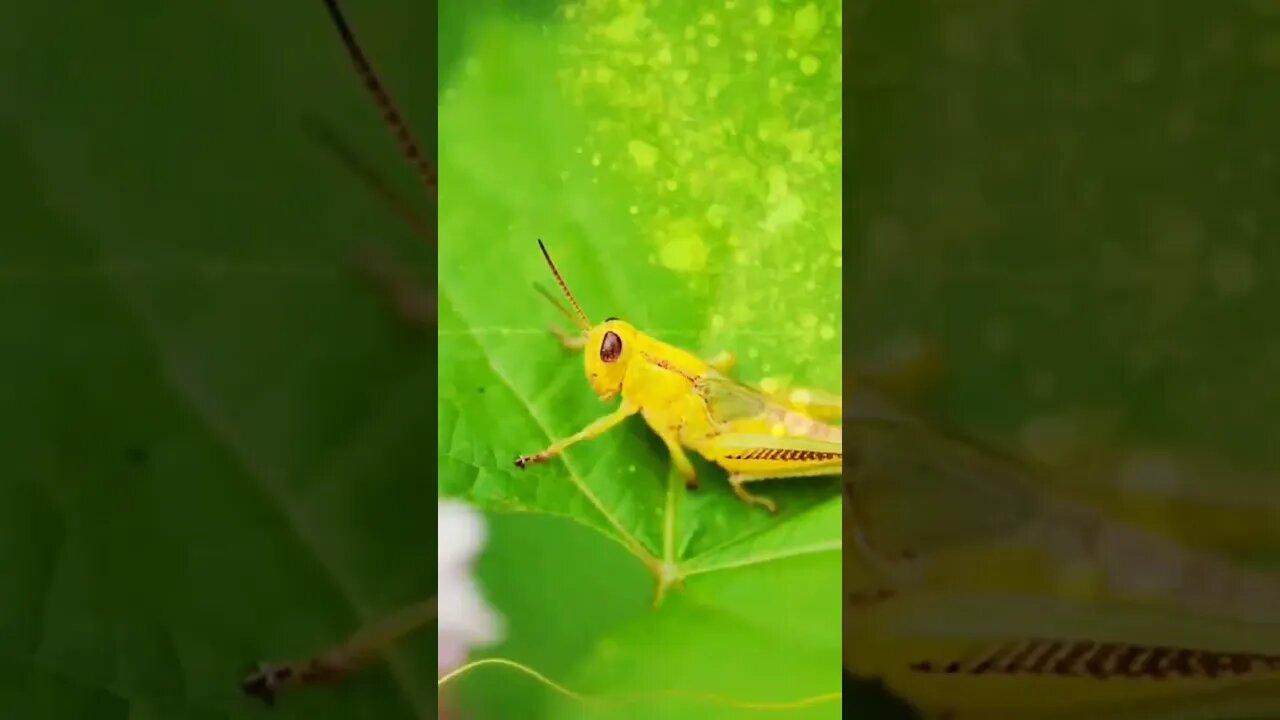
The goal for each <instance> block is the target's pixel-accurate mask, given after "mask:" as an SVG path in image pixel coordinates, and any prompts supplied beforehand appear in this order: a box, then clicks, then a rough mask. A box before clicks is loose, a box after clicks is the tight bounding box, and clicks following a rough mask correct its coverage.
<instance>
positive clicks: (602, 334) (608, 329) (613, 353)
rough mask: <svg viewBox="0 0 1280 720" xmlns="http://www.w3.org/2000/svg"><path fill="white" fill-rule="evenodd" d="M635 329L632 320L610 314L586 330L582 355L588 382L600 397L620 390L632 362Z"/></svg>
mask: <svg viewBox="0 0 1280 720" xmlns="http://www.w3.org/2000/svg"><path fill="white" fill-rule="evenodd" d="M635 337H636V329H635V328H634V327H632V325H631V323H628V322H624V321H622V320H619V319H617V318H609V319H608V320H605V321H604V322H602V323H600V324H599V325H596V326H595V327H592V328H591V329H590V330H588V331H587V344H586V347H584V348H583V349H582V353H583V354H582V359H583V363H584V365H585V367H586V371H587V382H589V383H591V389H592V390H594V391H595V393H596V395H599V396H600V399H601V400H609V399H610V398H613V397H614V396H616V395H617V394H618V393H619V392H621V391H622V379H623V378H624V377H626V375H627V366H628V365H630V363H631V357H632V354H633V352H634V348H635V343H634V342H632V341H633V340H635Z"/></svg>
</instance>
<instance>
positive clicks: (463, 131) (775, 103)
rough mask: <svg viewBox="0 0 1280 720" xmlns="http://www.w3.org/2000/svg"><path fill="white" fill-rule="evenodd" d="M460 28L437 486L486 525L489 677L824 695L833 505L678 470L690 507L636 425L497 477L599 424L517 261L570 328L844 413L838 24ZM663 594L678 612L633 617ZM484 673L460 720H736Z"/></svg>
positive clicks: (818, 18) (666, 608)
mask: <svg viewBox="0 0 1280 720" xmlns="http://www.w3.org/2000/svg"><path fill="white" fill-rule="evenodd" d="M470 27H471V35H470V37H469V38H468V41H467V43H466V47H468V48H469V51H468V52H465V53H463V54H462V55H461V56H460V58H459V60H458V61H457V62H456V64H455V65H454V72H453V73H452V74H450V75H449V76H447V77H446V78H445V79H444V81H443V83H442V91H443V94H442V99H441V106H440V153H441V159H440V164H441V167H440V173H441V195H440V198H441V216H440V237H441V247H440V268H441V271H440V378H441V385H440V393H441V394H440V406H439V428H440V437H439V446H440V464H439V472H440V488H441V493H442V494H445V495H450V496H459V497H463V498H466V499H468V500H470V501H472V502H475V503H478V504H480V505H481V506H483V507H487V508H490V509H491V510H493V511H494V512H493V513H492V514H491V517H492V518H493V521H494V524H495V532H494V537H493V540H492V542H491V544H490V546H489V549H488V550H487V551H486V558H485V559H483V560H482V561H481V562H482V567H481V575H482V577H485V578H486V587H487V588H488V589H489V592H490V594H491V596H492V597H493V601H494V603H495V604H496V605H497V606H498V607H499V609H501V610H502V611H503V612H504V613H507V614H508V615H509V616H510V620H511V622H510V624H509V631H510V633H511V639H510V641H509V643H508V644H507V645H506V646H505V647H500V648H496V649H494V650H492V652H491V654H494V655H501V656H506V657H513V658H515V659H518V660H521V661H523V662H527V663H529V664H530V665H532V666H534V667H535V668H536V669H538V670H540V671H543V672H546V673H548V674H549V675H551V676H552V677H555V678H557V679H561V680H564V681H566V682H567V683H568V684H569V685H571V686H573V687H574V688H575V689H579V690H582V691H584V692H588V693H600V694H606V695H618V694H634V693H637V692H641V693H642V692H645V691H652V690H659V691H661V690H672V689H685V690H693V691H698V692H707V693H720V694H724V695H729V696H732V697H736V698H741V699H743V700H773V701H781V700H796V699H800V698H803V697H806V696H811V695H816V694H821V693H830V692H835V691H836V690H837V689H838V688H839V677H840V676H839V647H840V640H839V627H840V600H839V598H840V591H839V585H840V558H839V548H840V513H839V507H840V499H839V493H838V489H837V487H836V484H835V483H834V482H832V481H825V480H804V481H793V482H778V483H765V484H762V486H761V488H760V490H759V491H760V492H763V493H768V494H770V495H771V496H772V497H775V498H776V499H777V500H778V501H779V503H780V504H781V506H782V508H783V510H782V513H781V516H780V517H778V518H771V517H769V516H768V515H766V514H765V513H763V512H760V510H759V508H750V507H747V506H746V505H744V504H743V503H741V502H740V501H738V500H737V499H736V498H734V497H733V495H732V493H731V491H730V490H729V488H728V485H727V483H726V482H724V480H723V477H724V476H723V473H722V472H721V471H719V470H715V469H713V468H711V467H709V466H707V465H705V464H702V463H700V464H699V470H700V474H701V476H702V478H703V483H702V488H701V489H700V490H698V491H697V492H696V493H689V494H686V493H685V491H684V489H683V483H681V482H677V481H674V480H673V479H672V478H671V477H670V473H669V471H670V460H669V457H668V456H667V453H666V451H665V449H664V448H663V446H662V444H661V442H660V441H658V440H657V438H656V437H653V436H652V433H651V432H650V431H649V430H648V429H647V428H646V427H644V426H643V425H642V424H641V423H640V421H639V420H638V419H637V420H636V421H635V422H634V423H631V422H629V423H628V424H626V425H624V426H623V427H622V428H619V429H617V430H615V431H613V432H611V433H609V434H607V435H605V436H604V437H601V438H599V439H597V440H593V441H591V442H589V443H584V444H581V445H578V446H575V447H574V448H573V449H572V450H570V451H569V452H568V453H567V454H566V455H565V456H564V457H563V458H562V459H558V460H556V461H555V462H552V463H548V464H546V465H541V466H535V467H531V468H529V469H527V470H524V471H519V470H517V469H516V468H514V467H513V466H512V461H513V460H514V458H515V457H516V456H517V455H520V454H523V453H529V452H533V451H536V450H539V449H541V448H542V447H544V446H545V445H547V444H548V443H549V442H550V441H551V440H553V439H557V438H560V437H563V436H566V435H568V434H570V433H573V432H575V431H577V430H579V429H581V427H583V426H585V425H586V424H587V423H588V422H590V421H591V420H593V419H595V418H596V417H598V416H600V415H602V414H604V413H605V412H606V411H607V409H608V408H607V407H606V406H604V405H602V404H601V403H600V402H599V401H598V400H597V399H596V398H595V397H594V396H593V395H592V394H591V392H590V389H589V387H588V386H587V384H586V381H585V377H584V376H583V372H582V359H581V356H580V355H577V354H570V353H566V352H565V351H564V350H563V348H561V347H560V346H559V345H558V344H557V343H556V341H555V339H554V338H553V337H552V336H551V334H550V333H549V332H548V328H549V327H550V326H551V325H553V324H555V323H562V322H563V318H561V317H560V316H559V314H557V313H556V312H555V311H554V309H553V308H551V307H550V306H548V305H547V304H546V303H544V302H543V301H542V300H541V299H540V298H537V296H536V293H535V291H534V287H533V284H534V283H541V284H544V285H547V284H553V282H554V281H552V279H551V276H550V273H549V272H548V270H547V268H546V266H545V264H544V263H543V260H542V257H541V255H540V253H539V252H538V248H537V245H536V244H535V239H537V238H543V239H544V240H545V241H546V242H547V244H548V247H549V249H550V251H551V254H552V256H553V257H554V258H555V259H556V261H557V264H558V265H559V266H560V269H561V271H562V272H563V273H564V275H565V278H566V280H567V282H568V283H569V285H570V287H571V288H572V289H573V290H574V292H575V294H576V295H577V297H578V299H579V300H580V301H581V303H582V304H583V306H584V309H585V310H586V312H587V313H588V315H589V316H590V317H592V318H593V319H596V320H600V319H603V318H604V317H608V316H618V317H622V318H624V319H626V320H629V321H630V322H633V323H635V324H636V325H637V326H638V327H639V328H641V329H642V330H644V331H646V332H649V333H651V334H653V335H655V336H657V337H658V338H660V339H664V340H667V341H670V342H673V343H676V344H678V345H680V346H682V347H685V348H687V349H689V350H691V351H694V352H698V353H701V354H703V355H711V354H713V353H715V352H718V351H720V350H729V351H732V352H734V353H736V354H737V355H738V357H739V360H740V367H739V371H738V372H739V374H740V376H741V377H743V378H744V379H746V380H748V381H759V380H761V379H763V378H771V379H774V380H776V381H777V382H780V383H788V384H797V385H812V386H816V387H820V388H823V389H825V390H828V391H831V392H838V391H839V390H840V368H841V356H840V324H841V317H840V296H841V290H840V273H841V231H840V223H841V214H840V189H841V188H840V166H841V137H840V134H841V130H840V120H841V116H840V74H841V61H840V60H841V48H840V31H841V15H840V6H839V4H838V3H835V2H807V3H806V2H793V3H773V4H770V5H755V4H737V3H727V4H725V5H723V6H717V7H715V8H710V7H707V6H697V7H695V6H693V5H684V4H662V5H659V4H656V3H633V2H588V3H576V2H575V3H568V4H565V5H563V6H562V7H561V8H560V9H559V10H558V12H557V13H556V15H555V16H554V17H553V18H550V19H543V20H535V19H531V18H530V16H529V14H523V15H522V14H521V13H519V12H512V11H506V12H503V11H494V12H492V13H489V14H488V15H486V16H485V17H483V19H482V20H478V21H476V22H474V23H472V24H471V25H470ZM552 286H553V285H552ZM513 511H514V512H521V513H533V514H534V516H530V517H524V518H520V519H519V520H520V521H519V522H518V523H517V522H514V521H512V519H511V518H510V517H508V516H507V515H506V513H510V512H513ZM549 516H559V518H565V519H567V520H568V521H572V522H571V523H570V522H566V521H565V520H561V519H558V518H552V517H549ZM584 526H585V527H584ZM587 528H589V529H590V530H587ZM516 540H518V541H519V542H518V544H514V545H513V544H510V543H512V542H513V541H516ZM611 541H612V542H611ZM660 571H661V572H666V573H669V574H674V575H676V576H679V577H683V578H687V582H686V589H685V592H683V593H680V592H675V593H673V594H669V595H668V596H667V598H666V601H665V602H664V603H663V604H662V606H661V607H660V608H659V609H657V610H654V609H652V608H651V606H650V600H651V597H652V594H653V589H654V585H655V583H656V582H657V573H658V572H660ZM485 672H488V673H489V674H488V675H485V674H484V672H480V673H477V674H476V675H474V676H471V677H468V678H466V679H464V680H462V681H460V687H459V689H458V697H459V700H458V705H459V706H460V707H463V708H465V709H467V710H470V711H473V712H475V713H476V714H477V716H478V717H510V716H513V715H515V714H519V715H520V716H521V717H542V716H545V717H556V718H561V717H576V716H577V715H578V714H589V716H590V717H653V716H655V714H656V715H657V716H662V717H698V718H712V717H738V716H739V715H740V714H741V712H742V710H741V709H737V708H726V707H718V706H712V705H706V704H702V703H690V702H687V701H682V702H679V703H668V702H666V701H664V702H662V703H656V702H641V703H637V704H635V705H633V706H627V707H609V708H599V707H594V706H593V707H592V708H591V709H590V712H589V713H588V712H587V711H586V710H585V709H583V708H581V707H579V706H577V705H576V704H574V703H572V702H570V701H563V700H562V699H555V700H554V701H553V702H552V704H550V705H545V703H546V702H547V701H548V699H549V698H550V693H549V691H547V690H546V689H545V688H540V687H536V686H532V684H531V683H530V682H529V681H527V680H514V681H513V680H512V679H511V678H510V677H508V676H506V675H504V674H503V671H498V670H490V671H485ZM446 692H448V691H446ZM539 706H543V707H545V710H544V711H543V712H544V713H545V714H543V715H536V714H532V713H535V712H536V710H535V709H536V708H537V707H539ZM838 714H839V703H828V704H827V705H825V706H814V707H811V708H808V709H805V710H797V711H795V712H794V713H788V716H789V717H815V718H827V717H836V716H838Z"/></svg>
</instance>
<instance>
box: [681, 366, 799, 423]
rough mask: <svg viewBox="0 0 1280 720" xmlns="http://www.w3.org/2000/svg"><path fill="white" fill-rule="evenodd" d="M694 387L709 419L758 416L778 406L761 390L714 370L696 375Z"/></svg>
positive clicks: (740, 418) (732, 419)
mask: <svg viewBox="0 0 1280 720" xmlns="http://www.w3.org/2000/svg"><path fill="white" fill-rule="evenodd" d="M693 389H694V391H695V392H697V393H698V395H699V396H701V397H702V399H703V400H704V401H705V402H706V404H707V412H708V413H709V414H710V415H711V419H712V420H714V421H716V422H718V423H730V422H733V421H735V420H747V419H751V418H758V417H761V416H763V415H764V414H766V412H768V411H769V410H770V409H771V408H773V407H780V404H779V403H777V402H775V401H773V400H772V399H770V398H769V397H768V396H766V395H765V394H764V393H762V392H760V391H758V390H755V389H754V388H751V387H748V386H746V385H743V384H742V383H740V382H737V381H735V380H732V379H731V378H728V377H725V376H724V375H721V374H719V373H715V372H710V373H707V374H706V375H704V376H702V377H700V378H698V379H697V381H696V382H694V385H693Z"/></svg>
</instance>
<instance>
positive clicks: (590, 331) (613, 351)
mask: <svg viewBox="0 0 1280 720" xmlns="http://www.w3.org/2000/svg"><path fill="white" fill-rule="evenodd" d="M538 247H539V248H542V257H544V258H546V260H547V266H548V267H550V268H551V274H552V275H555V277H556V282H557V283H559V284H560V289H561V290H563V291H564V295H565V297H567V298H569V304H571V305H573V309H574V311H575V312H576V313H577V314H576V315H575V314H574V313H571V312H569V311H568V310H566V309H565V308H564V306H563V305H561V304H560V303H558V302H556V299H555V298H554V297H552V296H550V295H547V296H546V297H547V299H548V300H550V301H551V303H552V304H553V305H555V306H556V307H557V308H559V309H560V311H561V312H562V313H564V316H565V317H567V318H569V322H571V323H573V324H574V325H576V326H578V329H579V330H581V331H582V332H583V334H584V335H586V345H585V346H584V347H583V357H582V359H583V362H584V364H585V366H586V371H587V382H589V383H591V389H592V390H594V391H595V393H596V395H599V396H600V399H601V400H608V399H610V398H612V397H614V396H615V395H617V394H618V393H619V392H621V391H622V379H623V378H624V377H626V374H627V366H628V364H629V363H630V361H631V357H632V352H633V346H634V345H635V343H634V342H632V341H633V340H634V339H635V338H636V329H635V328H634V327H632V326H631V324H630V323H626V322H623V321H622V320H619V319H617V318H609V319H607V320H605V321H604V322H602V323H600V324H599V325H592V324H591V321H590V320H588V319H587V314H586V313H584V312H582V306H581V305H579V304H578V300H577V299H576V298H575V297H573V293H571V292H569V286H568V285H567V284H565V281H564V278H563V277H562V276H561V275H560V271H559V270H558V269H556V264H555V263H554V262H552V260H551V254H550V253H548V252H547V246H546V245H543V244H542V241H541V240H539V241H538Z"/></svg>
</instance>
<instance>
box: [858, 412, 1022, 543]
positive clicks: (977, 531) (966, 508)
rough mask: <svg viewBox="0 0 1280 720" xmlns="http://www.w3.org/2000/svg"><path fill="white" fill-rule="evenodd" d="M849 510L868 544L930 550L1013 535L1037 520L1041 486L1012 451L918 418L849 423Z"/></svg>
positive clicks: (861, 420)
mask: <svg viewBox="0 0 1280 720" xmlns="http://www.w3.org/2000/svg"><path fill="white" fill-rule="evenodd" d="M849 429H850V431H851V433H852V435H851V436H850V442H851V445H852V451H851V452H852V454H853V456H854V462H853V463H852V464H851V465H850V466H849V469H848V471H847V472H848V476H849V477H848V483H849V486H850V487H849V497H848V498H847V499H846V502H847V503H850V504H851V506H852V507H851V508H850V512H851V515H852V518H851V519H852V520H853V522H855V523H857V524H858V526H859V532H860V534H861V535H862V537H863V539H864V541H865V542H866V544H867V545H868V547H869V549H870V550H871V551H873V552H874V553H876V554H877V555H881V556H884V557H891V558H908V557H911V558H924V557H925V556H928V555H930V554H940V553H946V552H947V551H950V550H956V549H960V548H964V547H974V546H979V545H985V544H989V543H993V542H996V543H998V542H1002V541H1006V540H1010V539H1012V538H1014V537H1015V536H1016V535H1017V533H1018V532H1019V531H1020V530H1023V529H1025V528H1027V527H1029V526H1031V525H1032V524H1034V523H1035V522H1036V520H1037V519H1038V517H1039V512H1040V510H1041V503H1042V498H1041V497H1040V494H1039V493H1037V492H1036V491H1035V489H1034V488H1033V487H1032V486H1031V485H1030V484H1029V483H1028V482H1027V481H1026V475H1027V473H1028V468H1027V467H1026V466H1024V465H1022V464H1020V463H1019V462H1017V461H1015V460H1013V459H1012V458H1008V457H1005V456H1003V455H1000V454H999V453H997V452H995V451H989V450H986V449H985V448H981V447H980V446H976V445H973V444H970V443H968V442H965V441H962V440H959V439H955V438H951V437H949V436H946V435H943V434H941V433H939V432H937V431H935V430H932V429H930V428H928V427H925V426H923V425H921V424H918V423H913V422H896V421H888V420H871V419H859V420H856V421H853V422H851V423H849Z"/></svg>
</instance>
